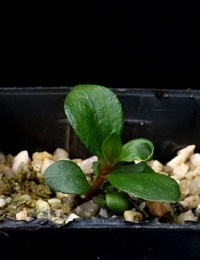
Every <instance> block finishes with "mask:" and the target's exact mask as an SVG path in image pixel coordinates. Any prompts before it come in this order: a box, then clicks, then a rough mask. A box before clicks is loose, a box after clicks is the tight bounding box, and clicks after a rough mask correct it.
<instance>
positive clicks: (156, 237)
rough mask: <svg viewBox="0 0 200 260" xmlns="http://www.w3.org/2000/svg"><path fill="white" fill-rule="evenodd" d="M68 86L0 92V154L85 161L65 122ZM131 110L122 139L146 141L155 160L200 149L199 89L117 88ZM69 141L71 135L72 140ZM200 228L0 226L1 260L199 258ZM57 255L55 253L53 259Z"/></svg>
mask: <svg viewBox="0 0 200 260" xmlns="http://www.w3.org/2000/svg"><path fill="white" fill-rule="evenodd" d="M68 91H69V88H68V87H59V88H58V87H56V88H53V87H51V88H47V87H46V88H42V87H38V88H4V89H0V150H1V151H3V152H4V153H12V154H16V153H18V152H20V151H21V150H28V151H29V152H30V154H31V153H33V152H35V151H43V150H46V151H49V152H53V151H54V150H55V149H56V148H57V147H62V148H66V149H67V150H68V151H69V153H70V157H71V158H73V157H83V158H84V157H85V158H86V157H87V156H89V154H88V152H87V151H86V150H85V149H84V147H83V146H82V145H81V144H80V142H79V140H78V139H77V138H76V136H75V134H74V133H73V131H72V130H71V128H70V127H69V125H68V124H67V120H66V116H65V114H64V109H63V102H64V99H65V96H66V94H67V93H68ZM114 92H115V93H116V94H117V95H118V97H119V99H120V101H121V102H122V106H123V110H124V113H125V127H124V132H123V140H124V142H125V141H126V140H129V139H132V138H135V137H145V138H148V139H150V140H152V141H153V142H154V144H155V148H156V149H155V156H154V157H155V158H156V159H158V160H160V161H162V162H165V161H167V160H168V159H170V158H172V157H173V156H174V155H175V154H176V152H177V151H178V150H179V149H180V148H182V147H185V146H186V145H189V144H195V145H196V151H197V152H199V151H200V138H199V131H200V91H198V90H167V89H165V90H163V89H114ZM69 137H70V138H69ZM199 241H200V223H199V222H187V223H185V224H182V225H177V224H164V223H159V221H158V220H156V219H155V220H154V221H152V222H147V223H128V222H124V221H123V220H121V219H103V218H102V219H78V220H74V221H73V222H70V223H68V224H66V225H56V224H54V223H52V222H50V221H48V220H41V219H40V220H35V221H32V222H25V221H11V220H4V221H1V222H0V257H1V258H2V259H20V260H23V259H40V258H42V259H43V257H42V256H44V257H45V259H58V258H60V259H61V258H63V259H106V260H107V259H108V260H112V259H114V260H115V259H123V260H125V259H139V260H140V259H199V256H200V245H199ZM54 254H55V255H56V256H54Z"/></svg>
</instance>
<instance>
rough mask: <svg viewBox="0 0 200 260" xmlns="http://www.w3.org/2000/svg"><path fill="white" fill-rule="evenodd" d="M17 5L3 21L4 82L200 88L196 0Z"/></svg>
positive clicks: (14, 84) (22, 84)
mask: <svg viewBox="0 0 200 260" xmlns="http://www.w3.org/2000/svg"><path fill="white" fill-rule="evenodd" d="M17 7H18V9H17V10H16V9H15V7H13V8H12V10H11V8H10V7H8V8H7V9H6V11H7V13H6V15H5V18H1V19H2V25H3V26H2V28H3V29H4V32H5V35H2V37H1V46H2V47H1V59H0V62H1V82H0V85H1V87H9V86H44V87H45V86H61V85H75V84H79V83H98V84H103V85H106V86H109V87H128V88H129V87H146V88H153V87H156V88H195V89H197V88H199V86H200V76H199V72H200V40H199V33H200V27H199V17H200V16H199V13H200V12H199V11H200V8H199V7H200V4H199V1H189V0H188V1H183V0H174V1H166V0H163V1H147V0H146V1H127V0H124V1H122V0H116V1H104V0H102V1H93V2H92V3H90V4H88V3H87V6H86V4H85V3H81V4H79V3H77V2H76V1H74V4H73V5H72V6H67V5H66V4H65V5H63V6H59V5H56V6H55V3H52V4H48V6H44V7H42V6H39V5H37V6H36V5H35V6H23V9H22V8H20V7H19V6H17ZM19 9H20V10H19ZM19 11H20V12H19ZM2 13H3V12H2Z"/></svg>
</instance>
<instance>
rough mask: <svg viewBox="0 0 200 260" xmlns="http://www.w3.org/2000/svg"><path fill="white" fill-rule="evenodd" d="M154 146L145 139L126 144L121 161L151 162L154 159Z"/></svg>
mask: <svg viewBox="0 0 200 260" xmlns="http://www.w3.org/2000/svg"><path fill="white" fill-rule="evenodd" d="M153 153H154V145H153V143H152V142H151V141H149V140H147V139H145V138H137V139H133V140H131V141H129V142H128V143H126V144H124V145H123V147H122V153H121V155H120V158H119V161H121V162H132V161H150V160H151V159H152V157H153Z"/></svg>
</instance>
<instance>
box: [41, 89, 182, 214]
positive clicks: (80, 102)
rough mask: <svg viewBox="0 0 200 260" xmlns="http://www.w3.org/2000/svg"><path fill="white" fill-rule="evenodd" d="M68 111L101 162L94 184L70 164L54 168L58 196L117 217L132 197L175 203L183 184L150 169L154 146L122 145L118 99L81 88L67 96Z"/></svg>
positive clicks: (50, 174) (51, 175) (143, 142)
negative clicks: (69, 196)
mask: <svg viewBox="0 0 200 260" xmlns="http://www.w3.org/2000/svg"><path fill="white" fill-rule="evenodd" d="M64 111H65V114H66V116H67V119H68V121H69V123H70V125H71V127H72V128H73V130H74V131H75V133H76V134H77V136H78V137H79V138H80V141H81V142H82V143H83V144H84V145H85V147H86V148H87V149H88V150H89V151H90V152H91V154H93V155H96V156H97V157H98V162H96V163H95V164H94V167H93V168H94V181H93V182H92V184H89V182H88V180H87V178H86V175H85V174H84V172H83V171H82V170H81V168H80V167H79V166H78V165H77V164H76V163H75V162H73V161H71V160H60V161H57V162H55V163H53V164H52V165H51V166H49V167H48V168H47V170H46V171H45V173H44V179H45V181H46V183H47V184H48V185H49V187H50V188H51V189H52V190H54V191H60V192H63V193H73V194H78V195H84V196H82V197H84V199H85V200H90V199H93V200H94V201H95V202H96V203H99V204H100V205H101V204H102V205H104V206H105V205H106V206H107V207H108V208H110V209H111V210H113V211H114V212H123V211H124V210H126V209H128V208H129V206H130V204H129V201H130V196H133V197H137V198H141V199H144V200H149V201H157V202H170V203H175V202H177V201H178V200H179V198H180V189H179V185H178V183H177V182H176V181H175V180H174V179H172V178H171V177H169V176H166V175H163V174H159V173H156V172H154V171H153V169H152V168H151V167H149V166H148V164H147V162H148V161H150V160H152V158H153V153H154V145H153V143H152V142H151V141H150V140H148V139H145V138H136V139H133V140H131V141H129V142H127V143H126V144H122V138H121V135H122V130H123V127H124V115H123V110H122V105H121V103H120V101H119V100H118V98H117V95H116V94H115V93H114V92H113V91H112V90H111V89H109V88H106V87H103V86H99V85H90V84H89V85H77V86H75V87H73V88H72V89H71V90H70V91H69V93H68V94H67V95H66V99H65V101H64Z"/></svg>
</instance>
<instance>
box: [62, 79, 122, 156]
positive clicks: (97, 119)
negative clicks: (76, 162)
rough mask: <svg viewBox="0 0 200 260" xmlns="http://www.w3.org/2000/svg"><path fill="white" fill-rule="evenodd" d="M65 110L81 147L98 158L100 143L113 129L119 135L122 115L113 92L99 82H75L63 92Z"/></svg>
mask: <svg viewBox="0 0 200 260" xmlns="http://www.w3.org/2000/svg"><path fill="white" fill-rule="evenodd" d="M64 110H65V114H66V116H67V118H68V120H69V123H70V124H71V126H72V128H73V129H74V131H75V133H76V134H77V136H78V137H79V138H80V140H81V142H82V143H83V144H84V145H85V147H86V148H87V149H88V150H89V151H90V152H91V153H92V154H95V155H97V156H98V157H99V159H100V158H102V144H103V142H104V140H105V139H106V138H107V137H108V136H109V135H110V134H111V133H112V132H113V131H115V133H116V134H118V135H121V132H122V129H123V125H124V117H123V111H122V106H121V103H120V102H119V100H118V98H117V95H115V94H114V92H112V91H111V90H110V89H109V88H106V87H103V86H99V85H90V84H88V85H86V84H85V85H77V86H75V87H73V88H72V89H71V91H70V92H69V93H68V94H67V96H66V99H65V102H64Z"/></svg>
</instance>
